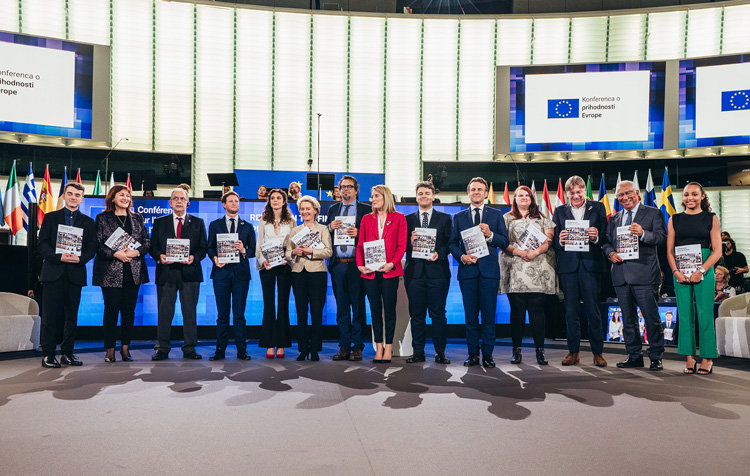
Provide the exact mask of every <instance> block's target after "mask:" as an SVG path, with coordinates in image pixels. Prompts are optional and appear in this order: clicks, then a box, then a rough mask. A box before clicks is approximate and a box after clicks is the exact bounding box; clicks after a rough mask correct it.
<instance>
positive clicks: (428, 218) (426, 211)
mask: <svg viewBox="0 0 750 476" xmlns="http://www.w3.org/2000/svg"><path fill="white" fill-rule="evenodd" d="M432 210H433V208H432V207H430V209H429V210H422V209H421V208H420V209H419V228H423V227H422V223H423V221H424V214H425V213H426V214H427V223H428V224H429V223H430V220H432ZM472 213H474V212H473V211H472ZM479 215H480V216H481V215H482V212H481V211H480V212H479Z"/></svg>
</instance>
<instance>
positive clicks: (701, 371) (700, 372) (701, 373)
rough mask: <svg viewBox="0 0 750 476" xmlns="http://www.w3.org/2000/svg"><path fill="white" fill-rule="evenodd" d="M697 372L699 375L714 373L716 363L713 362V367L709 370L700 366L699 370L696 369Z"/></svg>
mask: <svg viewBox="0 0 750 476" xmlns="http://www.w3.org/2000/svg"><path fill="white" fill-rule="evenodd" d="M695 365H696V366H697V365H698V364H697V363H696V364H695ZM695 373H697V374H698V375H711V374H712V373H714V364H713V363H712V364H711V368H710V369H708V370H706V369H702V368H700V367H698V370H696V371H695Z"/></svg>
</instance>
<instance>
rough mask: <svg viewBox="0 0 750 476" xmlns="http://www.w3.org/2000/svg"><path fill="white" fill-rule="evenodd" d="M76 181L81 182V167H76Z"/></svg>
mask: <svg viewBox="0 0 750 476" xmlns="http://www.w3.org/2000/svg"><path fill="white" fill-rule="evenodd" d="M76 183H81V169H78V173H77V174H76Z"/></svg>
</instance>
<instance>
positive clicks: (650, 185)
mask: <svg viewBox="0 0 750 476" xmlns="http://www.w3.org/2000/svg"><path fill="white" fill-rule="evenodd" d="M643 203H644V204H646V205H648V206H649V207H655V206H656V194H655V193H654V179H652V178H651V169H648V179H646V195H645V196H644V197H643Z"/></svg>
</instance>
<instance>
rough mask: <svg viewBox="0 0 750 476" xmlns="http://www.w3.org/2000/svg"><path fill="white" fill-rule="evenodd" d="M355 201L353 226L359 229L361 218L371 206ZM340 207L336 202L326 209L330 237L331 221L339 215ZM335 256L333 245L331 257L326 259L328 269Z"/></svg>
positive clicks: (369, 210)
mask: <svg viewBox="0 0 750 476" xmlns="http://www.w3.org/2000/svg"><path fill="white" fill-rule="evenodd" d="M355 203H356V204H357V221H356V224H355V225H354V226H355V227H356V228H357V229H361V228H362V218H363V217H364V216H365V215H367V214H369V213H372V207H370V205H368V204H366V203H362V202H355ZM341 207H342V204H341V202H337V203H335V204H333V205H331V208H329V209H328V217H327V219H326V226H327V227H328V231H329V233H331V238H332V239H333V232H332V231H331V222H333V221H334V220H335V219H336V217H337V216H340V215H341ZM355 256H356V251H355ZM336 258H338V256H336V247H335V246H334V247H333V256H331V259H329V260H328V269H329V270H330V269H331V266H333V262H334V260H336Z"/></svg>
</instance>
